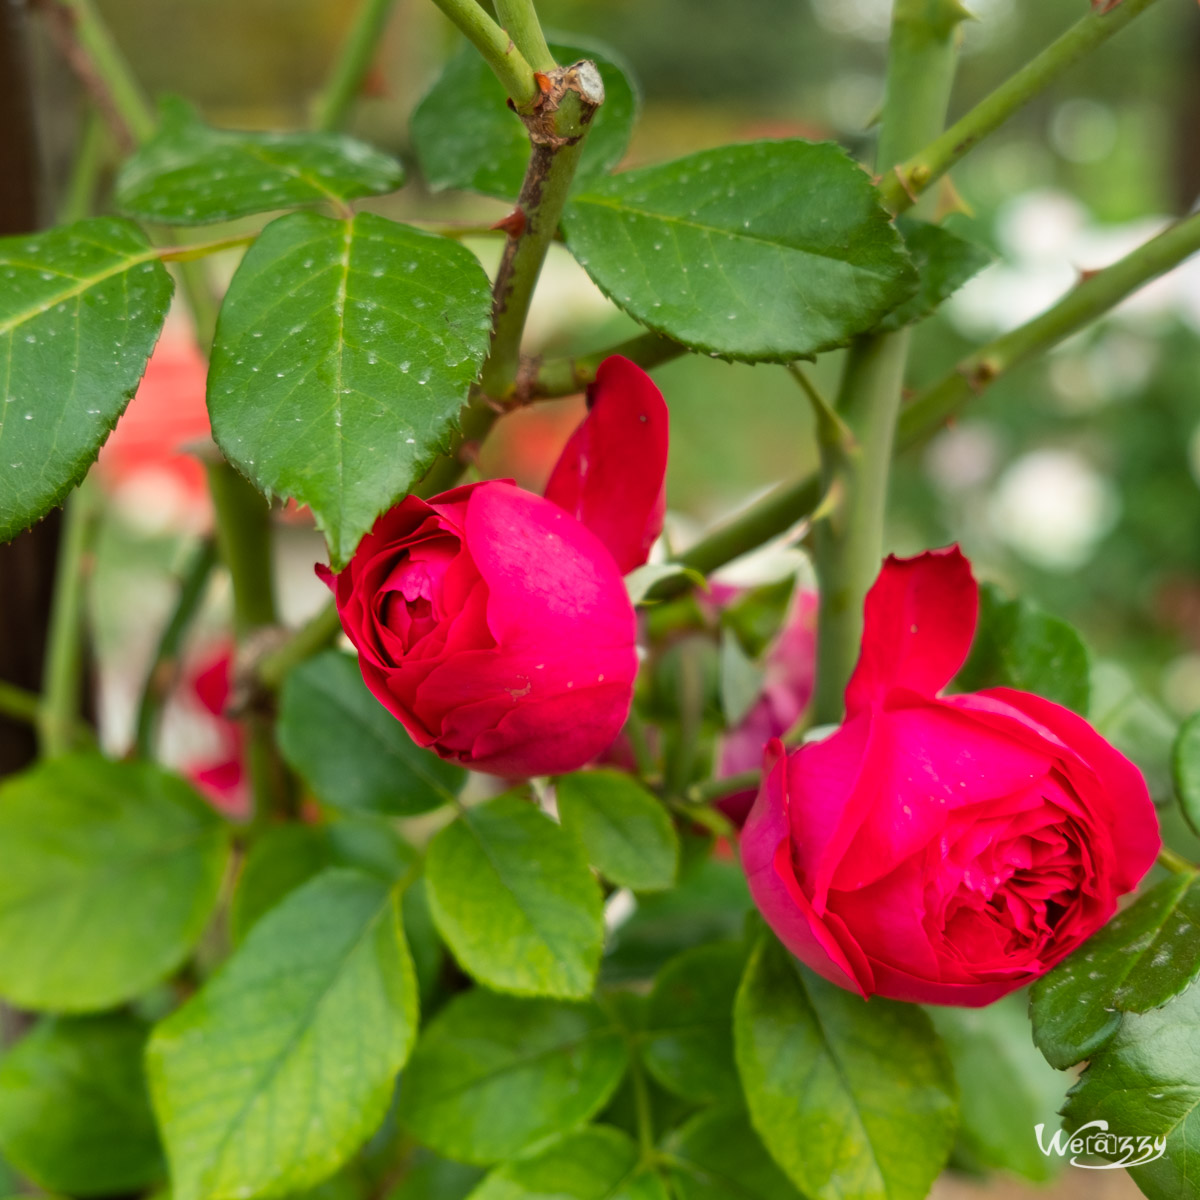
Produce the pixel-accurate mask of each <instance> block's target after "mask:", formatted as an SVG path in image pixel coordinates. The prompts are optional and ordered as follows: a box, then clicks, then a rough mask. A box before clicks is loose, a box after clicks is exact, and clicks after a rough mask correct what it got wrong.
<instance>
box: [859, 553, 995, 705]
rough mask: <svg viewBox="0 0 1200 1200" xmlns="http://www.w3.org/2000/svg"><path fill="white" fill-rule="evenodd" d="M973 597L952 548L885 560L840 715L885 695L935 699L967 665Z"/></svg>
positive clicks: (975, 606)
mask: <svg viewBox="0 0 1200 1200" xmlns="http://www.w3.org/2000/svg"><path fill="white" fill-rule="evenodd" d="M978 610H979V591H978V588H977V587H976V585H975V577H974V576H973V575H972V574H971V564H970V563H969V562H967V560H966V559H965V558H964V557H963V554H962V551H961V550H959V548H958V547H957V546H950V547H948V548H947V549H945V550H929V551H926V552H925V553H924V554H918V555H917V556H916V557H915V558H897V557H895V555H892V556H891V557H889V558H888V560H887V561H886V562H885V563H884V564H883V570H882V571H881V572H880V574H879V578H878V579H877V580H876V581H875V584H874V586H873V587H872V588H871V590H870V591H869V592H868V593H867V599H866V606H865V610H864V624H863V639H862V651H861V653H860V654H859V659H858V665H857V666H856V667H855V668H854V674H853V675H852V676H851V678H850V683H849V684H848V685H847V687H846V715H847V716H851V715H853V714H854V713H855V712H857V711H858V710H859V709H860V708H862V707H864V706H865V705H867V704H871V703H873V702H879V701H881V700H882V699H883V697H884V696H885V695H886V693H887V692H888V690H889V689H891V688H894V687H904V688H908V689H909V690H910V691H913V692H917V693H918V694H920V695H923V696H934V695H936V693H937V692H938V691H940V690H941V689H942V688H943V687H945V686H946V684H947V683H949V682H950V680H951V679H952V678H953V677H954V674H955V672H956V671H957V670H958V669H959V667H961V666H962V664H963V663H964V662H965V661H966V657H967V652H968V651H969V650H970V648H971V638H972V636H973V635H974V633H975V622H976V619H977V616H978Z"/></svg>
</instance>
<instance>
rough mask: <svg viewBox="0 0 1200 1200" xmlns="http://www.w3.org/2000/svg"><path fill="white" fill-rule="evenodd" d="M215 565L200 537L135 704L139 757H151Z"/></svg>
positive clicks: (211, 545)
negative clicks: (166, 704)
mask: <svg viewBox="0 0 1200 1200" xmlns="http://www.w3.org/2000/svg"><path fill="white" fill-rule="evenodd" d="M216 564H217V547H216V543H215V542H214V541H213V539H212V538H211V537H205V538H201V539H200V541H199V542H197V543H196V546H195V547H194V548H193V550H192V554H191V557H190V558H189V559H188V561H187V563H186V564H185V566H184V568H183V572H182V574H181V576H180V580H179V596H178V599H177V600H176V602H175V609H174V611H173V612H172V613H171V618H170V620H169V621H168V622H167V624H166V627H165V628H164V629H163V632H162V636H161V637H160V638H159V641H158V647H157V649H156V650H155V652H154V659H153V661H152V662H151V663H150V669H149V670H148V671H147V672H146V681H145V683H144V684H143V685H142V694H141V698H140V700H139V701H138V708H137V722H136V724H135V726H134V728H135V730H136V733H135V740H134V747H135V750H136V752H137V755H138V757H139V758H153V757H154V743H155V738H156V736H157V733H158V724H159V718H160V717H161V715H162V709H163V705H164V704H165V703H166V699H167V697H168V696H169V695H170V693H171V691H172V689H173V688H174V686H175V684H176V682H177V680H178V678H179V666H180V657H181V652H182V649H183V640H184V637H185V635H186V634H187V631H188V629H189V628H190V626H191V623H192V620H193V618H194V617H195V616H196V614H197V613H198V612H199V611H200V607H201V605H202V604H203V603H204V597H205V595H206V594H207V592H208V581H209V579H210V577H211V576H212V571H213V567H215V566H216Z"/></svg>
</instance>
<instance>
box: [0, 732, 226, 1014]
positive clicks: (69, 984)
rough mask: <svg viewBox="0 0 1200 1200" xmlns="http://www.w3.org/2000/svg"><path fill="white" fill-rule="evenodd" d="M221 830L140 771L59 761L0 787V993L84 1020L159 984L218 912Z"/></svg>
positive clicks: (181, 789) (185, 794)
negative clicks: (80, 1014) (84, 1015)
mask: <svg viewBox="0 0 1200 1200" xmlns="http://www.w3.org/2000/svg"><path fill="white" fill-rule="evenodd" d="M228 857H229V835H228V829H227V827H226V826H225V825H224V824H223V823H222V821H221V820H220V818H219V817H218V816H217V815H216V814H215V813H214V812H213V810H212V809H211V808H210V807H209V806H208V805H207V804H206V803H205V802H204V801H203V800H202V799H201V798H200V797H199V796H198V795H197V794H196V793H195V791H193V790H192V788H191V787H190V786H189V785H188V784H186V783H184V781H183V780H182V779H179V778H178V777H176V776H174V775H171V774H168V773H167V772H166V771H162V770H160V769H159V768H157V767H154V766H151V765H149V764H148V763H132V762H123V763H117V762H110V761H109V760H107V759H104V758H101V757H100V756H99V755H93V754H81V755H77V756H71V757H68V758H56V759H52V760H49V761H47V762H43V763H42V764H41V765H40V766H37V767H34V768H33V769H32V770H30V771H27V772H25V773H24V774H22V775H14V776H12V777H11V778H9V779H8V780H6V781H5V782H4V784H3V785H2V786H0V996H3V997H4V998H5V999H6V1000H8V1001H10V1002H11V1003H12V1004H15V1005H18V1006H19V1007H21V1008H32V1009H48V1010H51V1011H54V1012H89V1011H92V1010H95V1009H102V1008H111V1007H112V1006H113V1005H116V1004H120V1003H121V1002H122V1001H125V1000H129V999H132V998H133V997H134V996H136V995H138V994H139V993H140V992H143V991H145V990H146V989H147V988H149V987H151V986H152V985H153V984H155V983H157V982H158V981H159V980H160V979H164V978H166V976H168V975H169V974H171V972H172V971H174V970H175V968H176V967H178V966H179V964H180V963H182V962H183V960H184V959H185V958H186V957H187V954H188V952H189V951H190V950H191V949H192V947H193V946H194V945H195V944H196V942H197V940H198V939H199V937H200V935H201V933H203V931H204V927H205V925H206V924H207V923H208V919H209V916H210V915H211V914H212V911H213V908H214V907H215V905H216V903H217V898H218V895H219V892H220V887H221V880H222V878H223V876H224V874H225V865H226V862H227V861H228Z"/></svg>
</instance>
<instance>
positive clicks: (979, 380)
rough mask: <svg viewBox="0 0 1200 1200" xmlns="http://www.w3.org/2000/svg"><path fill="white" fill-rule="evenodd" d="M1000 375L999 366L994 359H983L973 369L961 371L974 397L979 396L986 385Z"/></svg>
mask: <svg viewBox="0 0 1200 1200" xmlns="http://www.w3.org/2000/svg"><path fill="white" fill-rule="evenodd" d="M999 374H1000V364H999V363H998V362H996V361H995V360H994V359H991V358H985V359H983V361H982V362H980V363H979V365H978V366H977V367H973V368H971V369H970V370H968V371H963V372H962V376H963V378H964V379H965V380H966V381H967V387H969V388H970V389H971V391H972V392H974V393H975V395H977V396H978V395H979V393H980V392H982V391H984V390H985V389H986V388H987V386H988V384H990V383H991V382H992V380H993V379H995V378H996V376H997V375H999Z"/></svg>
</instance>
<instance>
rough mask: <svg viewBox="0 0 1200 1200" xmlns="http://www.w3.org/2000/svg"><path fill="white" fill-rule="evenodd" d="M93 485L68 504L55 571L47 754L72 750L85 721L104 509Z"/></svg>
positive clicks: (42, 730)
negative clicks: (90, 592)
mask: <svg viewBox="0 0 1200 1200" xmlns="http://www.w3.org/2000/svg"><path fill="white" fill-rule="evenodd" d="M95 501H96V497H95V495H94V493H93V492H92V491H91V489H90V488H89V487H88V486H87V485H86V484H84V485H82V486H80V487H79V488H77V489H76V490H75V492H74V493H73V494H72V495H71V496H69V497H68V498H67V502H66V504H64V506H63V507H64V509H65V510H66V511H65V515H64V517H63V526H62V539H61V541H60V542H59V546H58V564H57V566H56V568H55V573H54V599H53V601H52V602H51V608H50V627H49V630H48V632H47V635H46V662H45V666H44V668H43V675H42V699H41V705H40V708H39V712H38V722H37V728H38V741H39V745H40V749H41V752H42V756H43V757H45V758H54V757H55V756H57V755H60V754H66V753H67V752H68V751H70V750H71V748H72V746H73V745H74V743H75V740H76V739H75V730H76V728H77V727H78V725H79V708H80V695H81V692H82V688H83V663H84V630H85V624H84V595H85V591H86V585H87V581H88V577H89V576H90V573H91V572H90V565H89V558H90V551H91V546H92V541H93V536H94V534H95V531H96V521H97V518H98V516H99V510H98V508H97V506H96V502H95Z"/></svg>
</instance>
